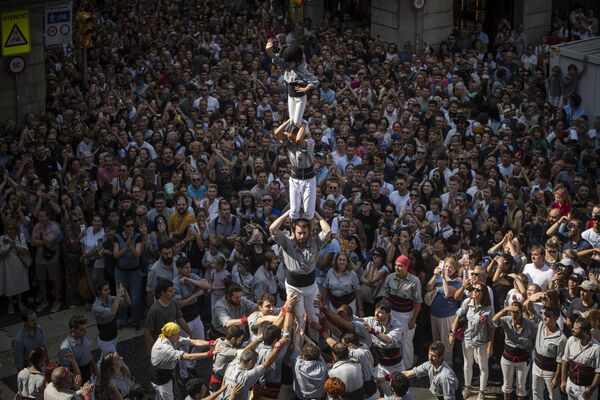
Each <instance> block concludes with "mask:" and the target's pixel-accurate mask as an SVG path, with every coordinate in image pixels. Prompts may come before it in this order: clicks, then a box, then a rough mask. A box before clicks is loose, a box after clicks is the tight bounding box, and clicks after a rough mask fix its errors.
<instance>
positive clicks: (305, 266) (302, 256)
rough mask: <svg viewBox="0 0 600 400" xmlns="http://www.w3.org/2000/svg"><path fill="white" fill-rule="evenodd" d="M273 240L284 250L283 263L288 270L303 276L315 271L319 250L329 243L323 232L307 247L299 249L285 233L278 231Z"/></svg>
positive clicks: (311, 240)
mask: <svg viewBox="0 0 600 400" xmlns="http://www.w3.org/2000/svg"><path fill="white" fill-rule="evenodd" d="M273 239H274V240H275V242H276V243H277V244H278V245H279V246H281V248H282V249H283V261H284V263H285V266H286V268H287V269H288V270H289V271H291V272H295V273H297V274H303V275H307V274H310V273H311V272H313V271H314V270H315V267H316V266H317V259H318V258H319V250H321V248H322V247H323V246H325V244H327V242H328V241H329V238H328V237H327V236H325V234H324V233H323V232H320V233H319V234H318V235H314V236H312V237H311V238H310V239H309V240H308V243H307V244H306V247H302V248H300V247H298V245H297V244H296V243H295V242H294V241H293V240H292V239H291V238H290V237H289V236H287V235H286V234H285V233H284V232H283V231H278V232H277V233H276V234H275V236H274V237H273Z"/></svg>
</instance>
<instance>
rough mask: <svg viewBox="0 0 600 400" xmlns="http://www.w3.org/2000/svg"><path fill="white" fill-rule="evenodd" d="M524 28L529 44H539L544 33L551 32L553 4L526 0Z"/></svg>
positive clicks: (538, 0)
mask: <svg viewBox="0 0 600 400" xmlns="http://www.w3.org/2000/svg"><path fill="white" fill-rule="evenodd" d="M523 16H524V17H523V26H524V28H525V29H524V32H525V34H526V35H527V39H528V40H529V43H537V42H539V40H540V37H541V36H542V34H543V33H547V32H548V31H549V30H550V24H551V22H552V2H551V1H547V0H526V1H524V3H523Z"/></svg>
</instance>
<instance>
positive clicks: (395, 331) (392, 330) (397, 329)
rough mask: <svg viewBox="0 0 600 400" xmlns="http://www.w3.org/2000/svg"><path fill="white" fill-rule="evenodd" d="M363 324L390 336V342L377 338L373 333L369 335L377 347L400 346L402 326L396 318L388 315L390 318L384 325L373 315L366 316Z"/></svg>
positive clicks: (390, 347)
mask: <svg viewBox="0 0 600 400" xmlns="http://www.w3.org/2000/svg"><path fill="white" fill-rule="evenodd" d="M364 322H365V325H367V326H368V327H369V328H373V329H375V331H377V332H380V333H384V334H386V335H387V336H388V337H389V338H390V343H386V342H383V341H381V340H379V338H377V337H376V336H375V335H371V334H369V335H370V336H371V340H372V341H373V345H374V346H376V347H379V348H380V349H393V348H398V347H402V342H401V340H402V332H403V330H404V328H403V327H402V325H401V324H400V321H398V320H397V319H396V318H394V317H392V316H391V315H390V320H389V322H388V323H387V325H386V326H383V324H382V323H381V322H379V321H377V320H376V319H375V317H366V318H365V319H364Z"/></svg>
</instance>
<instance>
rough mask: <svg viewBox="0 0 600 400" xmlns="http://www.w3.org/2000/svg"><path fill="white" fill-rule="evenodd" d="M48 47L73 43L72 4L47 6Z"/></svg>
mask: <svg viewBox="0 0 600 400" xmlns="http://www.w3.org/2000/svg"><path fill="white" fill-rule="evenodd" d="M44 37H45V38H46V47H51V46H58V45H65V44H66V45H69V46H70V45H71V44H72V43H73V11H72V7H71V4H70V3H69V4H63V5H60V6H50V5H49V6H46V28H45V31H44Z"/></svg>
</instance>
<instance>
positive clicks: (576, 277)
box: [569, 272, 583, 283]
mask: <svg viewBox="0 0 600 400" xmlns="http://www.w3.org/2000/svg"><path fill="white" fill-rule="evenodd" d="M569 280H572V281H575V282H577V283H580V282H582V281H583V276H581V275H580V274H578V273H576V272H573V273H572V274H571V275H569Z"/></svg>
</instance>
